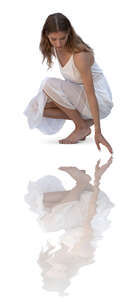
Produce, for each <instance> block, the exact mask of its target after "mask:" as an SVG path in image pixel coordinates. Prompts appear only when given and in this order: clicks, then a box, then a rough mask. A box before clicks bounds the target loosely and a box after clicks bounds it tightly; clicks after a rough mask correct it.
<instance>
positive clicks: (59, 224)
mask: <svg viewBox="0 0 140 300" xmlns="http://www.w3.org/2000/svg"><path fill="white" fill-rule="evenodd" d="M55 191H64V187H63V185H62V184H61V181H60V180H59V179H58V178H57V177H55V176H50V175H48V176H45V177H43V178H41V179H39V180H38V181H37V182H30V183H29V185H28V194H26V195H25V201H26V202H27V203H28V204H29V205H30V208H31V210H33V211H34V212H36V213H37V214H38V215H39V220H38V221H39V223H40V225H41V227H42V229H43V230H44V231H47V232H55V231H59V230H61V229H64V230H66V231H67V232H68V231H69V233H70V231H71V239H74V240H75V238H76V236H75V238H74V235H75V233H76V232H77V230H78V233H76V235H77V234H78V235H79V234H80V232H81V231H82V227H83V226H84V223H85V221H86V219H87V217H88V212H89V205H90V202H91V201H92V200H91V197H92V194H93V192H91V191H86V190H85V191H83V192H82V194H81V196H80V199H79V200H75V201H68V202H64V203H58V204H55V205H54V206H53V207H52V208H49V207H46V206H45V205H44V203H43V194H44V193H47V192H55ZM112 207H113V204H112V203H111V202H110V200H109V199H108V197H107V195H106V194H105V193H104V192H102V191H99V193H98V198H97V201H96V215H95V216H93V219H92V221H91V226H92V228H93V229H94V237H95V239H98V238H99V239H100V238H101V236H102V232H103V231H104V230H106V229H107V228H108V226H109V224H110V221H108V219H107V217H108V215H109V213H110V210H111V208H112ZM66 234H67V233H66ZM69 237H70V235H69ZM71 239H70V243H72V240H71ZM66 240H67V238H66ZM66 243H68V241H67V242H66Z"/></svg>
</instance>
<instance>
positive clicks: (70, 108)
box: [25, 13, 113, 153]
mask: <svg viewBox="0 0 140 300" xmlns="http://www.w3.org/2000/svg"><path fill="white" fill-rule="evenodd" d="M40 50H41V52H42V54H43V61H44V59H47V63H48V66H49V67H51V66H52V57H53V56H54V57H56V58H57V59H58V62H59V67H60V71H61V73H62V75H63V76H64V79H65V80H62V79H58V78H48V77H47V78H46V79H44V81H43V82H42V84H41V87H40V90H39V93H38V95H37V96H36V97H34V98H33V99H32V101H31V102H30V103H29V105H28V107H27V109H26V110H25V114H26V115H27V117H28V121H29V125H30V127H31V128H34V127H38V128H39V129H40V130H42V131H43V132H44V133H48V134H51V133H54V132H57V131H58V130H59V129H60V128H61V127H62V126H63V124H64V120H65V119H68V120H72V121H73V122H74V124H75V130H74V131H73V132H72V133H71V134H70V135H69V136H68V137H67V138H65V139H63V140H60V141H59V142H60V143H77V142H78V141H80V140H84V139H85V138H86V136H88V135H89V134H90V133H91V129H90V126H91V125H93V123H94V126H95V142H96V145H97V147H98V149H100V145H99V144H100V143H101V144H103V145H105V146H106V147H107V148H108V150H109V151H110V152H111V153H112V148H111V146H110V145H109V143H108V142H107V141H106V140H105V138H104V137H103V135H102V133H101V128H100V119H103V118H106V117H107V116H108V115H109V114H110V112H111V109H112V107H113V103H112V95H111V90H110V87H109V85H108V82H107V80H106V78H105V76H104V74H103V71H102V70H101V68H100V67H99V66H98V64H97V63H96V62H95V58H94V54H93V50H92V48H91V47H89V46H88V45H87V44H86V43H85V42H84V41H83V40H82V39H81V38H80V37H79V36H78V35H77V34H76V32H75V30H74V28H73V27H72V25H71V23H70V21H69V20H68V18H66V17H65V16H64V15H63V14H61V13H55V14H52V15H49V16H48V18H47V19H46V21H45V23H44V26H43V28H42V32H41V41H40ZM48 118H50V119H49V120H48Z"/></svg>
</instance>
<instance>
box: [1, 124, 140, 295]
mask: <svg viewBox="0 0 140 300" xmlns="http://www.w3.org/2000/svg"><path fill="white" fill-rule="evenodd" d="M69 124H70V123H68V125H67V126H68V127H69ZM68 127H65V128H64V131H63V132H62V133H61V132H60V134H57V135H56V136H52V137H44V136H41V135H40V133H38V132H37V131H32V132H30V131H28V128H27V131H26V130H25V129H24V126H23V132H24V131H26V135H25V136H24V135H21V136H20V137H19V140H18V139H16V137H17V136H16V134H15V139H14V143H13V144H12V138H11V137H10V136H9V140H8V143H9V142H10V144H11V147H10V153H11V155H10V156H8V152H9V149H8V148H7V150H6V151H7V152H6V153H7V166H9V167H8V168H6V169H4V168H3V170H4V172H3V176H4V178H5V180H4V181H3V185H2V190H3V194H2V195H3V197H2V198H1V230H2V232H4V234H2V235H1V272H2V276H3V286H2V290H3V293H5V299H7V297H8V296H9V294H11V295H12V297H15V299H17V298H19V297H21V299H25V298H29V297H30V298H31V297H33V298H34V299H40V300H43V299H46V298H47V299H58V298H60V299H61V298H62V297H67V299H75V298H77V297H81V299H84V298H85V297H88V299H93V298H95V299H99V300H101V299H103V298H107V299H109V300H112V299H118V298H120V297H122V296H123V298H125V297H130V298H132V299H139V288H138V287H139V266H140V260H139V252H140V246H139V228H140V218H139V208H140V205H139V193H138V190H139V178H138V176H136V174H137V168H138V156H137V154H136V155H134V156H133V157H131V159H129V157H130V155H131V153H132V152H131V151H132V145H130V146H129V147H128V148H127V146H126V148H127V149H128V152H127V153H126V149H124V148H123V149H121V151H120V147H119V145H117V142H116V141H115V139H113V137H112V144H114V145H112V146H113V148H115V150H116V151H114V154H113V156H110V154H109V153H108V152H107V151H106V150H105V149H104V148H103V147H102V151H101V153H99V152H98V151H97V149H96V146H95V144H94V142H93V140H92V137H89V138H88V139H87V140H86V141H85V142H84V143H83V144H82V143H79V144H77V145H59V144H58V143H57V140H58V138H61V137H62V136H63V135H66V133H67V131H68ZM69 130H70V129H69ZM21 131H22V128H21ZM108 132H109V130H108ZM25 145H26V146H25ZM126 145H128V140H127V138H126ZM23 158H24V159H23Z"/></svg>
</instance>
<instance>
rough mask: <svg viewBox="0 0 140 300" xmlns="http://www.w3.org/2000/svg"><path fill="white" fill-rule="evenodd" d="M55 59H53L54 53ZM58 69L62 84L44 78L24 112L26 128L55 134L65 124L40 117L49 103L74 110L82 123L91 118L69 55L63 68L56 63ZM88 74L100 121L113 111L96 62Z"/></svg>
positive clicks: (110, 99) (109, 94)
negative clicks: (90, 75) (83, 120)
mask: <svg viewBox="0 0 140 300" xmlns="http://www.w3.org/2000/svg"><path fill="white" fill-rule="evenodd" d="M54 51H55V48H54ZM55 56H56V57H57V53H56V51H55ZM58 62H59V60H58ZM59 67H60V72H61V73H62V75H63V77H64V79H65V80H64V79H59V78H51V77H50V78H49V77H46V78H45V79H44V80H43V81H42V83H41V86H40V89H39V91H38V94H37V95H36V96H35V97H34V98H33V99H32V100H31V101H30V103H29V104H28V106H27V108H26V109H25V111H24V114H25V115H26V116H27V118H28V124H29V126H30V128H38V129H39V130H41V131H42V132H43V133H45V134H53V133H56V132H57V131H59V130H60V129H61V128H62V126H63V125H64V122H65V120H62V119H52V118H45V117H43V110H44V106H45V104H46V103H47V102H50V101H51V99H53V100H54V101H55V102H57V103H58V104H60V105H62V106H64V107H66V108H69V109H77V110H78V111H79V112H80V114H81V117H82V118H83V119H91V118H93V116H92V114H91V112H90V108H89V104H88V99H87V95H86V92H85V88H84V85H83V83H82V79H81V76H80V73H79V71H78V69H77V68H76V66H75V64H74V59H73V55H71V57H70V59H69V61H68V62H67V63H66V64H65V66H64V67H62V66H61V64H60V63H59ZM91 73H92V77H93V83H94V88H95V94H96V98H97V101H98V105H99V114H100V119H103V118H106V117H107V116H108V115H109V114H110V112H111V109H112V107H113V102H112V94H111V90H110V87H109V85H108V82H107V80H106V78H105V76H104V74H103V71H102V70H101V68H100V67H99V66H98V64H97V63H96V62H94V64H93V65H92V66H91ZM43 89H44V90H45V91H46V93H47V95H48V96H47V95H46V94H45V92H44V91H43ZM50 98H51V99H50Z"/></svg>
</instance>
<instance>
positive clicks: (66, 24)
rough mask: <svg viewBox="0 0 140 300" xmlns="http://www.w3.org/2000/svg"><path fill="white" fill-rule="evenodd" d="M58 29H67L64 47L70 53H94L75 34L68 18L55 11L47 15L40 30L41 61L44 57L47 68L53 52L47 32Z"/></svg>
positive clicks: (64, 30) (57, 30)
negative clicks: (67, 33)
mask: <svg viewBox="0 0 140 300" xmlns="http://www.w3.org/2000/svg"><path fill="white" fill-rule="evenodd" d="M59 31H62V32H68V31H69V35H68V40H67V43H66V47H67V49H68V51H69V52H70V53H72V52H75V53H78V52H81V51H84V52H92V54H93V53H94V52H93V49H92V48H91V47H90V46H88V44H86V43H85V42H84V41H83V40H82V39H81V37H80V36H79V35H77V34H76V32H75V30H74V28H73V27H72V25H71V23H70V21H69V20H68V18H67V17H65V16H64V15H63V14H61V13H55V14H52V15H49V16H48V17H47V19H46V21H45V23H44V25H43V28H42V31H41V41H40V45H39V49H40V51H41V52H42V54H43V61H42V63H43V62H44V60H45V58H46V59H47V64H48V66H49V68H51V66H52V55H54V54H53V51H52V48H53V46H52V45H51V43H50V41H49V39H48V34H50V33H52V32H59Z"/></svg>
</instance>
